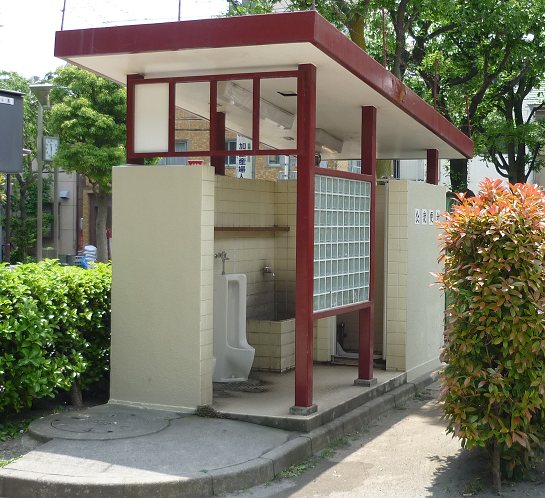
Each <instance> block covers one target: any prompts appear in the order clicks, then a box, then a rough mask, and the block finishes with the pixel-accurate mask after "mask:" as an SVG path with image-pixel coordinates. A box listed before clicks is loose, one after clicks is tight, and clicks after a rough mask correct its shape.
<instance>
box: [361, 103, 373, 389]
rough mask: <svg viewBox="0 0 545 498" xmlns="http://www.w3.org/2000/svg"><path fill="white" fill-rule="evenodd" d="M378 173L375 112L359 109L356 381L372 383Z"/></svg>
mask: <svg viewBox="0 0 545 498" xmlns="http://www.w3.org/2000/svg"><path fill="white" fill-rule="evenodd" d="M376 169H377V109H376V108H375V107H371V106H368V107H362V113H361V173H362V175H369V176H370V177H371V217H370V220H369V222H370V237H371V240H370V264H369V271H370V277H369V303H370V306H369V307H367V308H363V309H360V311H359V361H358V380H363V381H371V380H372V379H373V346H374V339H375V334H374V310H375V270H374V268H375V192H376V181H375V178H376Z"/></svg>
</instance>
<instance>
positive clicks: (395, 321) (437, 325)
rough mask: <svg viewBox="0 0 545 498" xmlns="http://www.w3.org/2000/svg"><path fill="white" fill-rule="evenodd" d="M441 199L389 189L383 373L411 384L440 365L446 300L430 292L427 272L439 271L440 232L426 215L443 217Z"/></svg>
mask: <svg viewBox="0 0 545 498" xmlns="http://www.w3.org/2000/svg"><path fill="white" fill-rule="evenodd" d="M445 196H446V189H445V187H442V186H435V185H429V184H426V183H423V182H412V181H407V180H398V181H390V184H389V209H388V290H387V306H388V309H387V341H386V342H387V358H386V368H387V369H389V370H406V371H407V380H409V381H410V380H412V379H415V378H417V377H419V376H420V375H423V374H425V373H427V372H429V371H431V370H433V369H434V368H436V367H438V366H439V365H440V363H439V348H440V347H441V344H442V338H443V335H442V332H443V311H444V296H443V295H442V293H441V292H440V290H439V288H438V287H437V286H431V287H430V285H431V284H433V283H434V282H435V277H433V276H432V275H431V272H437V271H438V270H439V264H438V262H437V258H438V257H439V249H438V240H437V237H438V235H439V231H438V228H437V226H435V225H434V224H430V223H429V218H428V216H429V212H430V211H432V212H433V215H434V216H435V215H436V213H437V212H441V213H442V212H444V210H445ZM417 210H418V214H419V223H418V224H417V223H416V214H417ZM424 211H425V212H426V223H425V224H424V222H423V221H424V220H423V214H424Z"/></svg>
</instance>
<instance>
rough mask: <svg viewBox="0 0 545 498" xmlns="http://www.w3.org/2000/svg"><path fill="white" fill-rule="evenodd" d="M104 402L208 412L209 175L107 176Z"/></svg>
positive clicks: (150, 171) (132, 169)
mask: <svg viewBox="0 0 545 498" xmlns="http://www.w3.org/2000/svg"><path fill="white" fill-rule="evenodd" d="M113 192H114V195H113V200H114V201H113V202H114V205H113V231H114V233H115V234H116V240H115V261H114V263H113V282H112V352H111V367H112V370H111V393H110V394H111V399H110V402H113V403H123V404H130V405H137V406H145V407H151V408H163V409H176V410H192V409H194V408H195V407H196V406H197V405H200V404H205V403H211V402H212V344H213V315H212V310H213V306H212V299H213V273H214V266H213V265H214V169H213V168H210V167H202V166H152V167H148V166H120V167H116V168H114V171H113Z"/></svg>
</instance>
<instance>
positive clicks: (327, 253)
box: [314, 175, 371, 312]
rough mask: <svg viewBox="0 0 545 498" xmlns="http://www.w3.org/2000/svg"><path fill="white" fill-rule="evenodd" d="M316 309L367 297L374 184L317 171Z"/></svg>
mask: <svg viewBox="0 0 545 498" xmlns="http://www.w3.org/2000/svg"><path fill="white" fill-rule="evenodd" d="M315 192H316V193H315V208H314V209H315V211H314V311H315V312H318V311H325V310H330V309H334V308H340V307H342V306H350V305H353V304H359V303H363V302H366V301H369V277H370V266H371V256H370V251H371V226H370V222H371V184H370V183H369V182H364V181H359V180H348V179H345V178H334V177H330V176H325V175H316V190H315Z"/></svg>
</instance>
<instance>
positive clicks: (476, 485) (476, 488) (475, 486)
mask: <svg viewBox="0 0 545 498" xmlns="http://www.w3.org/2000/svg"><path fill="white" fill-rule="evenodd" d="M482 490H483V484H482V483H481V481H480V480H479V479H478V478H477V479H475V480H474V481H471V482H468V483H467V484H466V487H465V488H464V490H463V491H462V496H474V495H477V494H479V493H480V492H481V491H482Z"/></svg>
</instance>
